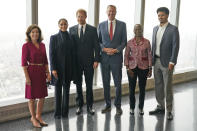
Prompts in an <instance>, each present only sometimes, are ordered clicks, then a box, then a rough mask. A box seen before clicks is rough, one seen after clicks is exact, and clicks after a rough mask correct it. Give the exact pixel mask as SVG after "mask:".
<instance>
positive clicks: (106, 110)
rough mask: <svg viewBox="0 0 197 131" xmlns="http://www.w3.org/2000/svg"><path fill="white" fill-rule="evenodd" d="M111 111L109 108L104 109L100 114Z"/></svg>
mask: <svg viewBox="0 0 197 131" xmlns="http://www.w3.org/2000/svg"><path fill="white" fill-rule="evenodd" d="M110 111H111V107H107V106H106V107H105V108H104V109H102V111H101V113H107V112H110Z"/></svg>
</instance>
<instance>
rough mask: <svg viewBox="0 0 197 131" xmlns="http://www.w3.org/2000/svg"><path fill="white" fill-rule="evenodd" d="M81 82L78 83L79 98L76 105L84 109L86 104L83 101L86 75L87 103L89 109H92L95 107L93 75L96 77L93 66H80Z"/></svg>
mask: <svg viewBox="0 0 197 131" xmlns="http://www.w3.org/2000/svg"><path fill="white" fill-rule="evenodd" d="M79 68H80V69H79V76H78V77H79V81H78V82H77V97H76V104H77V106H78V107H82V106H83V104H84V101H83V90H82V81H83V79H82V76H83V73H84V76H85V83H86V102H87V107H88V108H89V107H90V108H91V107H92V105H93V101H94V100H93V90H92V84H93V75H94V69H93V65H90V66H80V67H79Z"/></svg>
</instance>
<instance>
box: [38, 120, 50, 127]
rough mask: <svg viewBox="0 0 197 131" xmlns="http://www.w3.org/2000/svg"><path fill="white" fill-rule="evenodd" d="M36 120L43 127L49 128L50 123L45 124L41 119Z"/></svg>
mask: <svg viewBox="0 0 197 131" xmlns="http://www.w3.org/2000/svg"><path fill="white" fill-rule="evenodd" d="M36 120H37V121H38V122H39V123H40V125H41V126H48V123H46V122H44V121H43V120H42V121H41V120H39V119H36Z"/></svg>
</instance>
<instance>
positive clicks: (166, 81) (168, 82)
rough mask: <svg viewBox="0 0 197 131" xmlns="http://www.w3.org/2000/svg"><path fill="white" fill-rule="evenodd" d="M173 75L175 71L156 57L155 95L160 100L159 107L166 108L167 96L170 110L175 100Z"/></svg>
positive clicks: (167, 105) (168, 109) (167, 106)
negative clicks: (163, 64)
mask: <svg viewBox="0 0 197 131" xmlns="http://www.w3.org/2000/svg"><path fill="white" fill-rule="evenodd" d="M172 76H173V71H170V70H169V69H168V68H166V67H163V66H162V65H161V62H160V59H159V58H156V61H155V65H154V79H155V95H156V100H157V102H158V107H159V108H161V109H165V101H164V98H165V97H166V108H167V111H168V112H171V111H172V101H173V90H172Z"/></svg>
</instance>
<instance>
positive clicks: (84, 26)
mask: <svg viewBox="0 0 197 131" xmlns="http://www.w3.org/2000/svg"><path fill="white" fill-rule="evenodd" d="M82 26H83V29H85V28H86V24H84V25H80V24H79V26H78V28H79V29H81V27H82Z"/></svg>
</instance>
